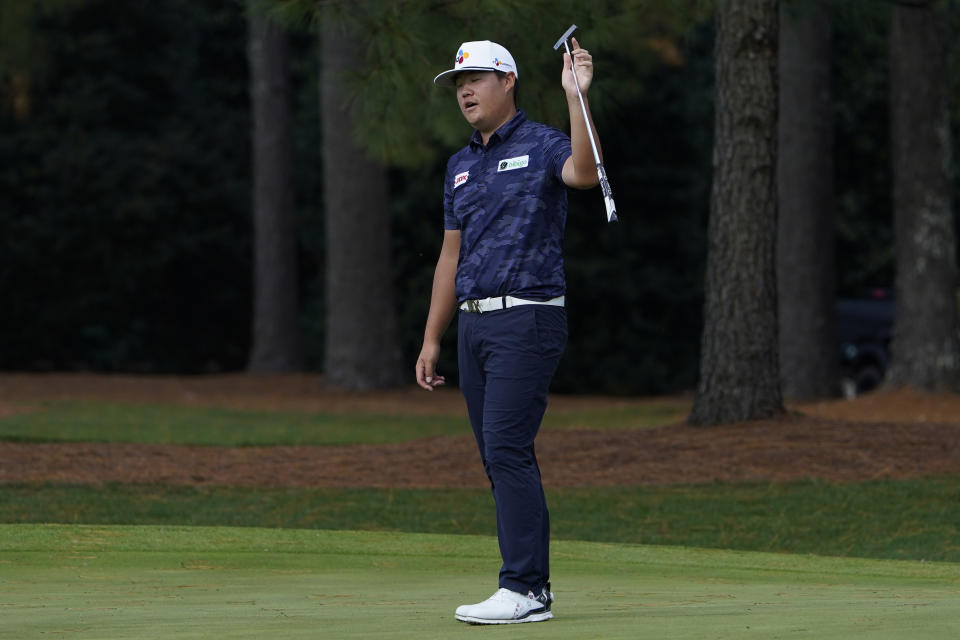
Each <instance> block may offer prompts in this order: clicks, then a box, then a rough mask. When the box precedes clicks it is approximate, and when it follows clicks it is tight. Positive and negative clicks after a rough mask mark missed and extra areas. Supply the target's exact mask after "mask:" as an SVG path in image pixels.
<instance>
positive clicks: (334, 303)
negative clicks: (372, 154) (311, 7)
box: [320, 20, 405, 390]
mask: <svg viewBox="0 0 960 640" xmlns="http://www.w3.org/2000/svg"><path fill="white" fill-rule="evenodd" d="M345 28H346V27H343V26H342V25H341V24H340V23H339V21H338V22H337V23H334V22H333V21H332V20H324V21H323V26H322V35H321V38H322V45H321V50H322V56H323V57H322V59H321V65H322V71H321V74H322V77H321V88H320V91H321V109H322V119H323V122H322V131H323V147H324V148H323V159H324V160H323V161H324V166H323V180H324V200H325V207H324V208H325V229H326V249H327V264H326V267H327V272H326V289H327V292H326V311H325V316H326V335H325V351H324V375H325V378H326V381H327V383H328V384H331V385H334V386H340V387H345V388H348V389H352V390H368V389H378V388H385V387H392V386H397V385H400V384H402V382H403V381H404V379H405V378H404V376H403V372H402V366H401V355H400V347H399V341H398V339H397V338H398V336H397V315H396V309H395V307H394V292H393V267H392V264H391V257H390V211H389V197H388V176H387V170H386V168H385V167H384V166H382V165H381V164H379V163H377V162H374V161H372V160H371V159H370V158H369V157H368V156H367V154H366V153H364V151H363V150H362V149H361V148H360V147H359V146H358V145H357V143H356V142H355V140H354V137H353V128H354V123H353V121H352V118H351V100H355V99H357V98H354V97H352V96H351V92H350V90H349V86H348V78H349V74H350V72H351V71H353V70H355V69H357V68H358V67H359V66H360V65H361V64H362V62H363V59H364V51H365V47H364V40H363V38H361V37H359V36H358V35H357V34H351V33H347V32H346V31H345Z"/></svg>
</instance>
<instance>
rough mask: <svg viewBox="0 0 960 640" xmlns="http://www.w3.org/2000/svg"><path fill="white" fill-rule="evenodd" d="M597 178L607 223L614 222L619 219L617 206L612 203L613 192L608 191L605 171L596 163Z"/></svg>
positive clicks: (608, 182) (608, 183) (608, 184)
mask: <svg viewBox="0 0 960 640" xmlns="http://www.w3.org/2000/svg"><path fill="white" fill-rule="evenodd" d="M597 176H598V177H599V178H600V190H601V191H602V192H603V204H604V205H606V207H607V222H616V221H617V220H619V218H617V205H616V204H614V202H613V190H612V189H610V181H609V180H607V171H606V169H604V168H603V165H602V164H600V163H597Z"/></svg>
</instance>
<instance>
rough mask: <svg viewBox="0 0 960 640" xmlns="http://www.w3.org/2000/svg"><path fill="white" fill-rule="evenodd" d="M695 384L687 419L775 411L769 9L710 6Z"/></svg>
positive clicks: (760, 3) (743, 0) (764, 4)
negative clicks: (712, 47)
mask: <svg viewBox="0 0 960 640" xmlns="http://www.w3.org/2000/svg"><path fill="white" fill-rule="evenodd" d="M716 15H717V18H716V20H717V35H716V38H717V41H716V116H715V133H714V135H715V139H714V151H713V188H712V192H711V196H710V223H709V226H708V249H707V275H706V302H705V305H704V328H703V337H702V341H701V355H700V382H699V384H698V386H697V392H696V395H695V397H694V402H693V409H692V411H691V414H690V422H691V423H693V424H718V423H724V422H734V421H738V420H748V419H753V418H764V417H769V416H773V415H776V414H778V413H780V412H782V411H783V399H782V397H781V395H780V375H779V371H778V358H777V283H776V263H775V257H774V254H775V245H776V239H777V221H776V213H777V194H776V191H777V190H776V146H777V35H778V34H777V28H778V27H777V24H778V16H777V2H776V0H719V1H718V3H717V14H716Z"/></svg>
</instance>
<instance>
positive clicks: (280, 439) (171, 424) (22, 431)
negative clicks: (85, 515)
mask: <svg viewBox="0 0 960 640" xmlns="http://www.w3.org/2000/svg"><path fill="white" fill-rule="evenodd" d="M682 411H683V406H682V405H680V404H679V403H678V404H677V405H673V404H669V403H667V404H651V405H650V406H646V405H644V406H625V407H611V408H608V409H602V410H591V411H586V410H569V411H549V412H548V413H547V416H546V418H545V419H544V428H545V429H574V428H577V429H591V428H593V429H599V428H603V429H626V428H645V427H651V426H658V425H662V424H666V423H668V422H670V421H671V420H672V419H675V418H676V416H677V415H678V414H679V413H681V412H682ZM469 433H470V426H469V423H468V422H467V418H466V415H465V413H464V414H463V415H424V416H414V415H408V414H394V415H383V414H375V413H363V412H356V411H355V412H349V413H316V412H306V411H303V412H296V411H251V410H239V409H223V408H214V407H197V406H187V405H144V404H126V403H104V402H79V401H51V402H45V403H41V404H38V405H35V406H33V407H32V408H31V410H29V411H26V412H23V413H17V414H14V415H10V416H7V417H5V418H2V419H0V440H7V441H21V442H139V443H146V444H188V445H218V446H227V447H233V446H250V445H256V446H269V445H346V444H375V443H390V442H403V441H406V440H413V439H416V438H425V437H430V436H441V435H468V434H469Z"/></svg>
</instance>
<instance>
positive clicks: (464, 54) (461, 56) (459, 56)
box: [457, 49, 470, 64]
mask: <svg viewBox="0 0 960 640" xmlns="http://www.w3.org/2000/svg"><path fill="white" fill-rule="evenodd" d="M469 57H470V54H469V53H467V52H466V51H464V50H463V49H460V51H457V64H463V61H464V60H466V59H467V58H469Z"/></svg>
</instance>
